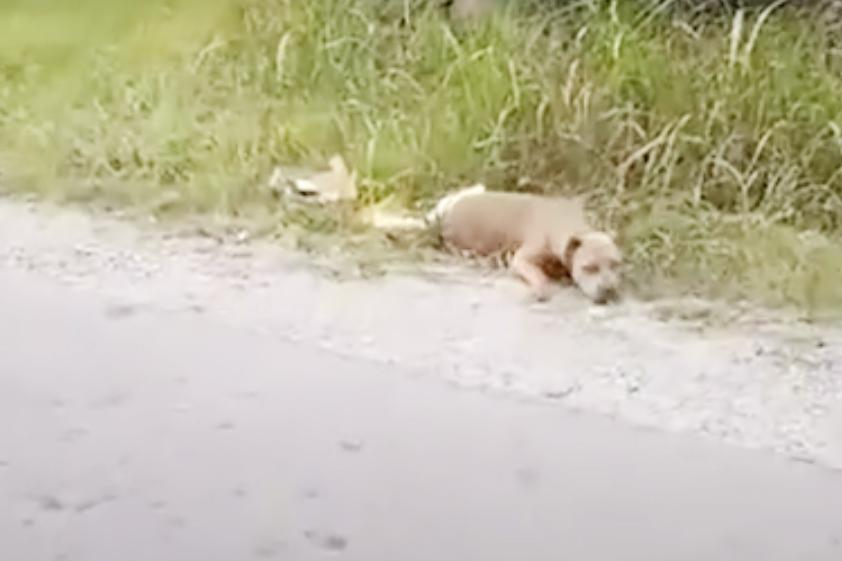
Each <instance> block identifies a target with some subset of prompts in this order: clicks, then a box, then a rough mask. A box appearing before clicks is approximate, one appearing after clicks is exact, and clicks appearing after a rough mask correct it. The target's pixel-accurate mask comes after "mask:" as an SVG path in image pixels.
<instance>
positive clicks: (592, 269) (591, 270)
mask: <svg viewBox="0 0 842 561" xmlns="http://www.w3.org/2000/svg"><path fill="white" fill-rule="evenodd" d="M582 270H583V271H585V273H587V274H589V275H595V274H597V273H598V272H599V265H597V264H596V263H590V264H588V265H585V266H584V267H582Z"/></svg>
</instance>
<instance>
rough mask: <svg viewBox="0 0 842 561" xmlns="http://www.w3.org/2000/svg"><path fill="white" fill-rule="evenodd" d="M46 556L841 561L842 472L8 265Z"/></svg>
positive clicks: (13, 503) (34, 499)
mask: <svg viewBox="0 0 842 561" xmlns="http://www.w3.org/2000/svg"><path fill="white" fill-rule="evenodd" d="M0 309H2V310H3V314H2V319H0V340H2V341H3V351H2V353H0V372H2V376H0V410H2V411H3V419H4V422H3V423H0V498H2V502H3V505H4V508H3V509H2V510H0V550H2V553H3V558H4V559H15V560H18V559H19V560H26V561H56V560H62V561H114V560H115V559H119V560H120V561H148V560H150V559H154V560H157V561H193V560H195V561H217V560H218V561H232V560H238V561H240V560H248V559H283V560H290V561H293V560H294V561H308V560H311V559H312V560H316V559H346V560H359V561H431V560H436V561H464V560H467V559H476V560H483V561H497V560H499V561H520V560H522V559H530V560H531V561H542V560H546V561H557V560H558V559H581V560H587V561H603V560H605V561H637V560H640V561H653V560H654V561H658V560H663V561H691V560H692V561H696V560H698V561H720V560H723V561H724V560H735V561H736V560H740V561H742V560H747V559H751V560H753V559H763V560H764V561H807V560H810V561H824V560H827V561H837V560H838V559H840V558H842V476H840V475H839V474H838V473H835V472H832V471H829V470H824V469H820V468H817V467H814V466H809V465H806V464H803V463H795V462H791V461H787V460H784V459H783V458H780V457H777V456H775V455H773V454H771V453H757V452H748V451H742V450H739V449H737V448H733V447H727V446H724V445H721V444H716V443H712V442H706V441H703V440H701V439H697V438H694V437H678V436H670V435H666V434H663V433H661V432H658V431H643V430H640V429H631V428H628V427H625V426H622V425H621V424H619V423H617V422H613V421H611V420H608V419H605V418H598V417H596V416H593V415H589V414H578V415H577V414H571V413H569V412H564V411H562V410H561V408H559V407H557V406H553V405H550V404H536V403H523V402H518V401H516V400H512V399H508V398H506V397H505V396H498V397H494V396H489V395H483V394H482V393H481V392H475V391H459V390H456V389H454V388H453V387H451V386H449V385H448V384H446V383H444V382H443V381H441V380H438V379H436V378H435V377H423V376H421V377H419V376H417V375H413V373H412V372H411V371H406V370H404V369H402V368H401V367H400V366H396V365H394V366H392V367H386V366H382V365H377V364H374V363H372V362H370V361H366V360H363V359H359V358H357V359H351V358H342V357H337V356H336V355H335V354H333V353H330V352H327V351H324V350H320V349H318V348H316V346H314V345H312V344H310V343H308V342H305V341H302V342H300V343H297V344H293V343H289V342H284V341H281V340H279V338H277V337H276V336H274V335H272V334H271V333H251V332H248V331H247V330H244V329H243V328H241V327H236V326H231V325H229V324H226V323H224V322H221V321H219V320H217V319H213V318H208V317H203V316H201V315H198V314H196V313H195V312H192V311H189V310H188V311H177V312H164V311H160V310H158V311H151V312H150V311H147V312H138V311H137V310H132V309H131V308H128V307H115V305H114V304H113V302H111V301H110V300H109V298H108V297H106V296H103V295H96V294H93V293H86V292H84V291H79V290H73V289H70V288H67V287H61V286H60V285H58V284H57V283H55V282H53V281H47V280H44V279H42V278H39V277H38V276H36V275H32V274H25V273H12V272H9V271H5V272H3V273H0Z"/></svg>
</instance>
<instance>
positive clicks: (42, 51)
mask: <svg viewBox="0 0 842 561" xmlns="http://www.w3.org/2000/svg"><path fill="white" fill-rule="evenodd" d="M417 4H418V3H417V2H416V3H411V5H410V4H406V5H404V3H402V2H398V0H320V1H319V2H302V1H298V0H239V1H238V0H217V1H215V2H214V1H201V0H149V1H147V2H145V3H125V2H123V3H116V2H108V1H106V0H76V2H59V1H58V0H41V1H39V2H31V1H24V0H6V1H5V2H3V3H2V4H0V166H2V167H0V170H1V171H0V172H1V173H2V178H3V179H2V181H3V184H4V187H5V188H14V189H27V190H36V191H38V192H41V193H43V194H45V195H48V196H56V197H61V198H70V199H87V198H99V199H110V200H112V201H117V202H119V203H121V204H142V205H145V207H146V208H150V209H152V210H154V211H158V212H164V211H168V210H170V211H189V212H217V213H224V214H230V215H239V216H245V217H248V216H250V215H255V216H256V215H265V214H266V213H267V212H269V213H274V212H277V219H278V221H279V223H283V222H284V221H285V220H287V219H285V218H284V213H283V211H282V209H281V208H280V205H279V203H278V201H276V200H275V199H273V198H272V196H271V194H270V193H269V192H268V191H267V190H265V189H264V188H263V186H262V185H263V182H264V180H265V176H266V174H267V172H268V171H269V169H270V168H271V167H272V165H274V164H276V163H293V164H321V163H323V162H324V160H325V159H326V157H327V156H329V155H330V154H331V153H333V152H339V153H341V154H343V155H344V156H345V157H346V158H347V160H348V161H349V162H350V163H352V164H353V166H354V167H355V168H356V169H357V170H358V172H359V174H360V177H361V180H362V185H361V188H362V201H361V203H360V204H361V205H365V204H370V203H374V202H377V201H380V200H382V199H384V198H387V197H393V198H395V199H396V200H398V201H399V202H401V203H403V204H405V205H409V206H415V205H423V204H425V203H427V202H428V201H429V200H430V199H431V198H433V197H435V196H437V195H439V194H441V193H442V192H444V191H446V190H447V189H450V188H452V187H454V186H457V185H459V184H461V183H464V182H468V181H470V182H473V181H478V180H482V181H485V182H487V183H488V184H489V185H490V186H492V187H495V188H503V189H531V190H537V191H541V192H562V193H573V192H577V193H578V192H586V193H589V194H590V195H591V200H592V203H593V208H594V211H595V213H596V215H597V216H598V218H599V220H600V221H602V222H605V223H609V224H611V225H612V226H614V227H616V228H619V230H620V232H621V239H622V241H623V244H624V246H625V247H626V251H627V253H628V254H629V256H630V261H631V264H632V279H633V280H635V281H636V282H637V284H638V285H639V289H640V291H641V293H646V292H647V291H657V292H661V291H663V290H667V289H670V288H671V289H676V288H677V289H680V290H683V291H688V290H692V291H703V292H706V293H710V292H715V293H718V294H721V295H723V296H729V297H734V296H736V297H744V296H748V297H752V298H756V299H759V300H761V301H764V302H770V303H775V304H797V305H800V306H802V307H803V308H804V309H806V310H807V311H808V312H810V313H811V314H814V313H818V312H820V311H822V310H825V309H836V310H842V249H840V246H839V233H840V231H842V96H839V95H838V92H839V91H842V89H841V88H842V74H840V72H839V70H838V69H837V68H835V67H834V64H835V62H834V61H833V60H832V58H830V57H826V56H824V53H826V52H827V44H826V41H827V39H826V37H825V36H824V35H823V34H822V33H821V31H820V29H818V28H817V24H816V22H814V21H810V20H809V19H806V18H804V17H802V16H800V15H798V14H795V13H794V12H790V11H788V10H786V9H785V8H782V7H780V6H772V8H770V9H767V10H765V11H755V12H750V13H743V12H737V13H735V14H733V15H732V16H729V17H727V18H719V19H712V20H708V21H705V22H701V23H700V22H699V21H684V20H681V19H678V18H676V17H675V16H672V15H667V13H666V11H663V10H659V9H658V8H659V7H658V5H655V4H649V3H644V2H631V1H628V2H610V3H608V2H600V1H596V0H594V1H593V2H581V3H564V4H563V6H562V7H560V8H557V9H554V10H552V11H550V12H547V10H546V9H545V10H543V11H534V10H528V9H521V10H520V11H513V10H511V9H510V10H508V11H500V12H498V13H497V14H495V15H494V16H492V17H490V18H488V19H485V20H482V21H478V22H475V23H473V24H457V23H453V22H449V21H448V20H447V19H446V18H445V17H444V16H443V15H442V14H441V13H440V12H439V11H437V10H435V9H433V8H423V7H422V8H418V7H417ZM404 8H406V9H404ZM320 224H323V223H320Z"/></svg>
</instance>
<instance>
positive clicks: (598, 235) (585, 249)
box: [427, 185, 622, 304]
mask: <svg viewBox="0 0 842 561" xmlns="http://www.w3.org/2000/svg"><path fill="white" fill-rule="evenodd" d="M427 220H428V221H436V222H438V224H439V226H440V229H441V230H440V231H441V235H442V239H443V241H444V242H445V244H446V245H447V246H448V247H449V248H451V249H455V250H459V251H462V252H469V253H471V254H474V255H478V256H499V257H502V258H504V259H508V258H509V257H510V259H508V260H509V267H510V268H511V269H512V271H514V272H515V273H516V274H517V275H518V276H520V277H521V278H522V279H523V280H525V281H526V282H527V283H528V284H529V285H530V287H531V288H532V290H533V293H534V294H535V296H536V298H538V299H539V300H546V299H548V298H549V297H550V295H551V290H552V284H551V281H552V280H560V279H563V278H569V279H571V280H572V281H573V282H574V283H575V284H576V285H577V286H578V287H579V289H580V290H581V291H582V292H583V293H584V294H585V295H586V296H588V297H589V298H590V299H591V300H593V301H594V302H597V303H600V304H604V303H607V302H609V301H611V300H614V299H616V298H617V296H618V295H619V285H620V280H621V274H620V268H621V266H622V256H621V254H620V251H619V249H618V248H617V246H616V244H615V243H614V240H613V239H612V237H611V236H610V235H609V234H607V233H605V232H600V231H597V230H594V229H593V228H592V227H591V226H590V224H589V223H588V221H587V219H586V217H585V210H584V205H583V203H582V201H581V200H580V199H563V198H550V197H541V196H538V195H531V194H523V193H506V192H496V191H487V190H486V189H485V187H484V186H482V185H474V186H472V187H468V188H466V189H463V190H461V191H457V192H455V193H452V194H450V195H448V196H446V197H444V198H443V199H441V201H439V203H438V205H437V206H436V208H435V209H434V210H433V211H432V212H431V213H430V214H428V215H427Z"/></svg>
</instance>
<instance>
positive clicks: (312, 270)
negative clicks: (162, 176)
mask: <svg viewBox="0 0 842 561" xmlns="http://www.w3.org/2000/svg"><path fill="white" fill-rule="evenodd" d="M232 238H233V239H232V240H231V241H224V242H219V241H216V240H214V239H211V238H209V237H206V236H205V237H201V236H196V235H193V234H187V235H182V234H181V233H174V232H173V231H172V230H171V229H169V230H167V229H161V228H160V227H151V228H144V227H138V226H137V225H136V224H134V225H133V224H129V223H127V222H124V221H120V220H115V219H113V218H109V217H105V216H96V217H94V216H91V215H89V214H87V213H83V212H78V211H73V210H68V209H53V208H48V207H45V206H43V205H34V204H29V203H22V202H15V201H10V200H2V199H0V271H7V272H11V273H26V274H30V275H32V276H33V278H42V279H50V280H51V281H52V282H55V283H57V284H59V285H61V286H64V287H70V288H72V289H73V291H74V292H80V293H90V292H95V293H97V294H98V295H100V296H101V297H102V298H103V299H105V300H106V301H107V303H108V306H109V309H110V311H109V312H108V313H110V314H112V315H114V316H117V317H119V316H124V315H137V316H145V315H149V314H152V315H156V316H159V315H160V314H162V313H164V314H166V313H173V312H178V313H181V312H185V313H189V314H193V315H196V316H200V317H203V318H205V319H206V320H208V321H210V320H213V321H218V322H220V323H223V324H225V325H229V326H232V327H238V328H242V329H245V330H248V331H250V332H255V333H261V334H265V335H267V336H271V337H272V338H274V339H276V340H279V341H286V342H289V343H296V344H298V343H303V344H307V345H313V346H317V347H319V348H320V349H322V350H325V351H327V352H329V353H331V354H333V355H335V356H341V357H348V358H352V359H354V360H360V359H361V360H365V361H368V362H371V363H374V364H378V365H381V366H383V367H386V368H395V369H398V370H400V371H404V372H413V373H415V374H417V375H421V376H429V377H432V378H434V379H444V380H447V381H448V382H451V383H453V384H456V385H459V386H462V387H467V388H472V389H475V390H479V391H483V392H485V393H491V394H495V395H500V396H503V397H506V398H509V399H516V400H530V401H538V402H545V403H550V404H552V405H554V406H556V407H559V408H563V409H566V410H571V409H572V410H581V411H589V412H594V413H598V414H600V415H604V416H607V417H610V418H615V419H618V420H621V421H623V422H625V423H629V424H633V425H638V426H645V427H651V428H657V429H659V430H665V431H669V432H678V433H685V434H687V433H689V434H695V435H700V436H703V437H706V438H709V439H712V440H716V441H725V442H728V443H732V444H737V445H739V446H742V447H746V448H753V449H766V450H774V451H776V452H778V453H781V454H783V455H785V456H788V457H792V458H798V459H802V460H807V461H810V462H816V463H819V464H822V465H825V466H830V467H835V468H842V331H840V330H839V329H838V328H833V327H827V326H825V327H816V326H808V325H804V324H803V323H798V322H796V321H794V320H792V319H791V318H788V317H786V316H785V315H773V314H769V313H763V312H760V311H756V310H754V311H752V310H750V309H745V308H741V307H734V306H730V307H726V306H718V305H715V304H711V303H707V302H699V301H692V300H683V301H661V302H654V303H641V302H635V301H633V300H629V301H627V302H626V303H624V304H623V305H621V306H614V307H610V308H596V307H592V306H590V305H588V304H587V303H586V302H584V301H583V299H581V298H579V297H578V295H576V294H575V293H574V292H572V291H569V292H563V293H561V294H559V295H558V297H557V298H555V299H554V300H553V301H552V302H551V303H549V304H547V305H542V306H535V305H529V304H527V303H525V293H524V291H523V288H522V287H521V286H520V285H519V284H517V283H516V282H513V281H511V280H508V279H507V278H505V277H499V276H493V275H490V276H489V275H486V276H483V275H481V274H480V273H478V272H476V271H465V270H460V269H458V268H455V267H447V268H444V269H442V268H439V269H436V270H430V269H425V270H424V271H423V273H424V274H423V275H419V274H418V273H417V272H416V273H412V274H398V273H394V274H390V275H388V276H386V277H384V278H379V279H375V280H366V279H361V278H354V277H353V275H351V276H350V277H349V276H348V275H342V276H340V277H337V276H336V275H331V274H330V272H331V270H332V269H328V268H327V267H322V266H314V264H313V262H312V260H310V259H307V258H304V257H302V256H301V255H298V254H294V253H290V252H289V251H284V250H281V249H278V248H277V247H275V246H273V245H272V244H257V243H248V242H246V243H241V239H240V238H239V237H238V236H236V235H235V236H233V237H232ZM238 240H239V241H238ZM336 263H337V261H336V260H335V259H332V260H331V261H330V262H329V265H330V267H334V266H335V265H336Z"/></svg>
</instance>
